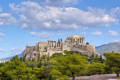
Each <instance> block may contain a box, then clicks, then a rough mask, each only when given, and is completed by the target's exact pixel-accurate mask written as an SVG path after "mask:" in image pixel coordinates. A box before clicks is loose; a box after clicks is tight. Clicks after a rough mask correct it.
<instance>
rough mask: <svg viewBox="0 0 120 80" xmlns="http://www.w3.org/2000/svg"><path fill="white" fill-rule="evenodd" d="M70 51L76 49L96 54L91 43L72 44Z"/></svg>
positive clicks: (85, 53) (88, 53) (90, 54)
mask: <svg viewBox="0 0 120 80" xmlns="http://www.w3.org/2000/svg"><path fill="white" fill-rule="evenodd" d="M70 51H78V52H81V53H82V54H84V55H88V56H92V55H94V56H96V51H95V46H92V45H73V46H72V47H71V50H70Z"/></svg>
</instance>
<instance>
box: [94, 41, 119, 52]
mask: <svg viewBox="0 0 120 80" xmlns="http://www.w3.org/2000/svg"><path fill="white" fill-rule="evenodd" d="M112 51H114V52H119V53H120V41H116V42H111V43H108V44H104V45H101V46H98V47H96V52H97V53H99V54H102V53H104V52H112Z"/></svg>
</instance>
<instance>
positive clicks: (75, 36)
mask: <svg viewBox="0 0 120 80" xmlns="http://www.w3.org/2000/svg"><path fill="white" fill-rule="evenodd" d="M69 38H83V37H82V36H77V35H74V36H71V37H69Z"/></svg>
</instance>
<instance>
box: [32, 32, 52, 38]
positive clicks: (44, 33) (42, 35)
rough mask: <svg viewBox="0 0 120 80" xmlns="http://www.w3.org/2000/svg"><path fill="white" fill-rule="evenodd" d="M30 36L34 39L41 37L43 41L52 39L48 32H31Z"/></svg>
mask: <svg viewBox="0 0 120 80" xmlns="http://www.w3.org/2000/svg"><path fill="white" fill-rule="evenodd" d="M30 35H31V36H33V37H39V38H41V39H49V38H51V37H52V34H50V33H46V32H43V33H36V32H30Z"/></svg>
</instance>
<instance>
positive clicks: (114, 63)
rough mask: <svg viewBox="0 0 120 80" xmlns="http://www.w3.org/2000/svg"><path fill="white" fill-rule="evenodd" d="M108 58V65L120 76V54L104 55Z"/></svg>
mask: <svg viewBox="0 0 120 80" xmlns="http://www.w3.org/2000/svg"><path fill="white" fill-rule="evenodd" d="M104 56H105V57H106V65H107V67H109V68H110V69H111V70H112V71H114V72H115V73H116V74H117V76H119V72H120V54H119V53H104Z"/></svg>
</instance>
